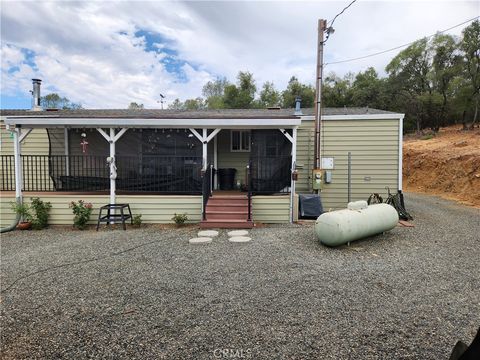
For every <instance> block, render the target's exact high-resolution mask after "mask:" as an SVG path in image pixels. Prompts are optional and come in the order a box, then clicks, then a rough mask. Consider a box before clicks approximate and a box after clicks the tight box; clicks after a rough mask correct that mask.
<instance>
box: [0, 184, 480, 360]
mask: <svg viewBox="0 0 480 360" xmlns="http://www.w3.org/2000/svg"><path fill="white" fill-rule="evenodd" d="M406 205H407V208H408V210H409V211H410V212H411V213H412V215H413V216H414V217H415V220H414V223H415V225H416V227H415V228H406V227H397V228H395V229H394V230H392V231H391V232H389V233H387V234H385V235H381V236H376V237H374V238H371V239H369V240H364V241H357V242H355V243H352V245H351V246H350V247H346V246H345V247H340V248H327V247H324V246H322V245H320V244H319V243H317V241H316V240H315V237H314V235H313V229H312V227H313V226H312V225H308V226H307V225H303V226H299V225H297V226H291V225H285V226H271V227H263V228H257V229H254V230H252V231H251V232H250V233H251V235H252V238H253V240H252V241H251V242H249V243H244V244H235V243H230V242H228V240H227V236H226V232H225V231H224V230H222V231H221V232H220V236H219V237H218V238H216V239H215V240H214V241H213V242H212V243H211V244H204V245H190V244H189V243H188V239H189V238H190V237H194V236H195V235H196V232H197V229H196V228H191V227H190V228H184V229H180V230H176V229H170V230H159V229H157V228H153V227H150V228H144V229H139V230H137V229H135V230H128V231H126V232H123V231H121V230H114V231H108V230H104V231H100V232H98V233H96V232H94V231H86V232H79V231H66V230H65V229H60V228H53V229H48V230H44V231H38V232H18V231H17V232H13V233H8V234H5V235H3V236H2V248H1V272H0V275H1V277H0V280H1V284H2V290H1V291H2V292H1V304H0V306H1V319H0V320H1V324H2V325H1V327H2V329H1V330H2V331H1V353H0V356H1V357H2V358H3V359H13V358H15V359H26V358H28V359H36V358H42V359H51V358H55V359H82V358H112V359H113V358H115V359H151V358H156V359H159V358H160V359H161V358H165V359H215V358H223V359H225V358H237V359H238V358H251V359H435V360H439V359H448V356H449V354H450V351H451V349H452V347H453V345H454V344H455V342H456V341H457V340H459V339H463V340H464V341H466V342H470V341H471V340H472V339H473V336H474V334H475V332H476V330H477V328H478V326H479V325H480V276H479V274H480V262H479V259H480V247H479V245H480V235H479V233H480V224H479V221H480V210H478V209H473V208H467V207H463V206H460V205H456V204H454V203H452V202H449V201H445V200H441V199H439V198H435V197H428V196H421V195H416V194H415V195H413V194H410V195H408V196H407V197H406ZM220 349H222V350H223V351H225V350H226V351H225V352H222V350H220Z"/></svg>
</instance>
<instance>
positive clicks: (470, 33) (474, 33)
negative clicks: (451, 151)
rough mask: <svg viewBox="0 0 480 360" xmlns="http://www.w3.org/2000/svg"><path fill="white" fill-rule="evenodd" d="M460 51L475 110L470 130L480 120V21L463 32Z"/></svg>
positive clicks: (476, 21) (473, 23)
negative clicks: (479, 115)
mask: <svg viewBox="0 0 480 360" xmlns="http://www.w3.org/2000/svg"><path fill="white" fill-rule="evenodd" d="M460 49H461V50H462V51H463V52H464V59H465V75H466V79H467V83H468V86H469V88H470V99H471V104H472V107H473V109H474V115H473V119H472V122H471V124H470V126H469V128H470V129H473V127H474V125H475V123H476V122H477V119H478V105H479V101H480V99H479V98H480V21H478V20H475V21H474V22H472V23H471V24H470V25H469V26H467V27H466V28H465V29H464V30H463V39H462V41H461V43H460ZM465 111H467V109H465Z"/></svg>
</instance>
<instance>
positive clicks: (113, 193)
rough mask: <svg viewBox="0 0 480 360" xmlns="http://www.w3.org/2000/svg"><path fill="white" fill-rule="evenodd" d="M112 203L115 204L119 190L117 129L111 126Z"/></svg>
mask: <svg viewBox="0 0 480 360" xmlns="http://www.w3.org/2000/svg"><path fill="white" fill-rule="evenodd" d="M109 142H110V158H111V161H110V204H115V191H116V190H117V183H116V179H117V176H116V174H117V168H116V166H115V129H114V128H110V140H109Z"/></svg>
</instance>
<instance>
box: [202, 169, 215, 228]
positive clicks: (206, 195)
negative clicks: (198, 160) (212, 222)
mask: <svg viewBox="0 0 480 360" xmlns="http://www.w3.org/2000/svg"><path fill="white" fill-rule="evenodd" d="M212 181H213V165H212V164H208V165H207V168H206V169H205V170H202V220H207V204H208V199H210V197H211V196H212Z"/></svg>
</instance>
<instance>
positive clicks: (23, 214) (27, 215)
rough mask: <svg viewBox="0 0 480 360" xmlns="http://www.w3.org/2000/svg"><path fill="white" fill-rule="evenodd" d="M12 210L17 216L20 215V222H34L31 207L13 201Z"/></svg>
mask: <svg viewBox="0 0 480 360" xmlns="http://www.w3.org/2000/svg"><path fill="white" fill-rule="evenodd" d="M10 206H11V207H12V210H13V211H14V212H15V213H16V214H17V215H20V220H21V221H24V222H28V221H31V220H32V218H33V217H32V212H31V209H30V206H28V205H27V204H25V203H21V204H19V203H17V202H16V201H12V202H11V203H10Z"/></svg>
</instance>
